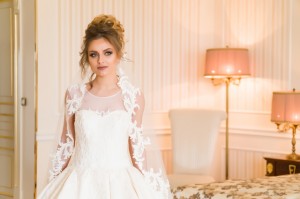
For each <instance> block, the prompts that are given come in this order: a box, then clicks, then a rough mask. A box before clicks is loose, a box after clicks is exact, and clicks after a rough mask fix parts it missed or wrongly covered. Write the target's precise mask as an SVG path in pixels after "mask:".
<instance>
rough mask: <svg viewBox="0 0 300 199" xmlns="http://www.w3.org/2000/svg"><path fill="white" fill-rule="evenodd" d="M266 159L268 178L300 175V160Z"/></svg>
mask: <svg viewBox="0 0 300 199" xmlns="http://www.w3.org/2000/svg"><path fill="white" fill-rule="evenodd" d="M264 159H265V160H266V161H267V163H266V176H278V175H285V174H295V173H300V160H288V159H285V158H269V157H264Z"/></svg>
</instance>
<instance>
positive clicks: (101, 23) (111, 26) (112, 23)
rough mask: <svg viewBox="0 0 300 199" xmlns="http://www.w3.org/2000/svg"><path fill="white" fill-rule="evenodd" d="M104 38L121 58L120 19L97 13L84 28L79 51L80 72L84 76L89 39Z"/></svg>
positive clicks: (122, 29) (122, 39)
mask: <svg viewBox="0 0 300 199" xmlns="http://www.w3.org/2000/svg"><path fill="white" fill-rule="evenodd" d="M100 38H105V39H106V40H107V41H108V42H109V43H110V44H111V45H112V46H113V47H114V48H115V50H116V52H117V55H118V56H119V57H120V58H121V57H122V56H123V50H124V45H125V42H124V28H123V26H122V24H121V23H120V21H118V20H117V19H116V18H115V17H114V16H112V15H98V16H97V17H95V18H94V19H93V21H92V22H91V23H90V24H89V25H88V27H87V29H86V30H85V36H84V38H83V44H82V46H81V52H80V56H81V58H80V62H79V64H80V67H81V73H82V75H83V76H84V75H85V74H86V71H87V68H88V65H89V64H88V47H89V45H90V43H91V41H93V40H96V39H100Z"/></svg>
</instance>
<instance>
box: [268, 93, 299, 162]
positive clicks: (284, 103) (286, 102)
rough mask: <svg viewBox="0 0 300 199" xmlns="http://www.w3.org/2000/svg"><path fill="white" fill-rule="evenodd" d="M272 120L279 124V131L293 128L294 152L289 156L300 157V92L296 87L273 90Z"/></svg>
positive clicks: (292, 158) (293, 158) (290, 157)
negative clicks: (299, 146)
mask: <svg viewBox="0 0 300 199" xmlns="http://www.w3.org/2000/svg"><path fill="white" fill-rule="evenodd" d="M271 121H272V122H274V123H275V124H276V125H277V129H278V131H279V132H287V131H288V130H289V129H292V133H293V134H292V153H291V154H289V155H288V156H287V158H288V159H291V160H297V159H300V156H299V155H298V154H296V148H295V145H296V138H295V135H296V130H297V128H298V127H299V124H300V92H296V91H295V89H293V91H291V92H273V97H272V112H271Z"/></svg>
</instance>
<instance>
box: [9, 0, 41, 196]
mask: <svg viewBox="0 0 300 199" xmlns="http://www.w3.org/2000/svg"><path fill="white" fill-rule="evenodd" d="M13 2H14V89H15V90H14V92H15V115H16V118H15V167H14V174H15V177H14V196H15V197H14V198H17V199H32V198H35V187H36V151H35V148H36V138H35V137H36V136H35V132H36V124H37V122H36V120H37V119H36V118H37V116H36V115H37V114H36V113H37V112H36V104H37V102H36V101H37V100H36V87H37V85H36V82H37V81H36V77H37V63H36V46H35V44H36V17H35V16H36V0H23V1H21V0H13ZM22 98H25V99H26V103H25V105H23V106H22Z"/></svg>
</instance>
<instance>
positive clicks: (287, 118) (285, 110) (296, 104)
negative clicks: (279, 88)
mask: <svg viewBox="0 0 300 199" xmlns="http://www.w3.org/2000/svg"><path fill="white" fill-rule="evenodd" d="M271 121H272V122H275V123H278V124H279V123H283V122H289V123H292V124H300V92H295V91H293V92H273V99H272V113H271Z"/></svg>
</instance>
